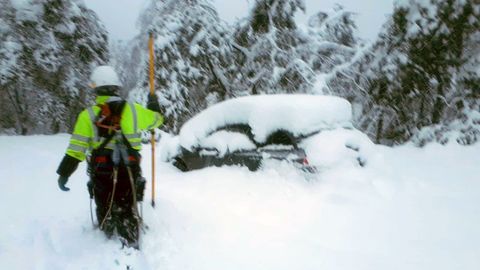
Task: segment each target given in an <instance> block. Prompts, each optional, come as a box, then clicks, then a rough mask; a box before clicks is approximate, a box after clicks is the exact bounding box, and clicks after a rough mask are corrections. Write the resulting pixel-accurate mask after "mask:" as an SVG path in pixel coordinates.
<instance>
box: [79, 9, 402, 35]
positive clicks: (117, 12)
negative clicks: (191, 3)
mask: <svg viewBox="0 0 480 270" xmlns="http://www.w3.org/2000/svg"><path fill="white" fill-rule="evenodd" d="M149 1H150V0H84V2H85V3H86V5H87V6H88V7H89V8H91V9H92V10H94V11H95V12H96V13H97V14H98V16H99V17H100V19H101V20H102V21H103V23H104V24H105V26H106V28H107V30H108V31H109V33H110V36H111V38H113V39H123V40H128V39H131V38H133V37H134V36H135V34H136V33H137V30H136V21H137V18H138V15H139V13H140V10H141V9H142V8H143V7H145V6H146V5H147V3H148V2H149ZM394 1H395V0H305V3H306V7H307V12H306V15H305V14H302V13H299V14H298V15H297V21H298V22H299V23H305V22H306V20H307V18H308V17H309V16H311V15H313V14H315V13H317V12H318V11H329V10H331V9H332V8H333V6H334V5H335V3H339V4H341V5H343V6H344V7H345V8H346V9H347V10H350V11H353V12H356V13H358V16H357V18H356V21H357V25H358V28H359V30H360V35H361V37H363V38H365V39H368V40H373V39H374V38H375V37H376V35H377V34H378V31H379V30H380V27H381V26H382V24H383V23H384V22H385V20H386V14H389V13H391V12H392V10H393V2H394ZM213 2H214V4H215V6H216V8H217V11H218V13H219V15H220V17H221V18H222V19H223V20H225V21H227V22H233V21H235V20H236V19H237V18H242V17H245V16H246V15H247V14H248V10H249V8H250V7H251V6H252V5H253V4H254V3H255V0H213Z"/></svg>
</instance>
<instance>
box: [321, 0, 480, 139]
mask: <svg viewBox="0 0 480 270" xmlns="http://www.w3.org/2000/svg"><path fill="white" fill-rule="evenodd" d="M479 18H480V4H479V3H475V2H474V1H463V0H447V1H443V0H432V1H430V2H425V1H415V0H411V1H409V2H408V3H405V4H399V5H398V6H397V7H396V9H395V12H394V14H393V16H392V18H391V20H390V21H389V22H388V23H387V24H386V25H385V27H384V29H383V31H382V32H381V34H380V36H379V39H378V41H377V42H376V43H375V44H374V45H373V46H372V47H371V49H369V50H367V51H365V52H364V54H363V56H362V57H359V59H357V61H355V62H354V64H352V65H351V66H350V67H349V68H347V69H345V70H343V72H342V73H338V74H337V76H336V77H335V78H333V79H332V80H330V81H329V86H330V88H331V89H334V91H341V90H335V89H339V88H341V87H345V86H348V87H350V88H351V89H353V91H354V92H356V93H363V96H364V97H366V98H365V99H363V101H362V102H363V104H362V105H363V106H362V110H361V111H362V113H361V116H360V117H359V119H358V125H359V127H360V128H361V129H363V130H365V131H366V132H367V133H369V135H370V136H371V137H373V138H376V139H377V141H378V142H382V143H401V142H404V141H406V140H408V139H410V138H411V137H412V136H413V135H414V134H418V132H419V130H420V129H422V128H423V127H427V126H432V125H437V128H438V129H440V130H443V131H442V132H440V133H444V131H446V130H449V129H451V127H448V126H449V124H450V123H452V122H453V121H454V120H455V119H462V118H465V119H467V118H468V117H466V115H465V113H467V114H469V115H471V114H470V113H468V112H465V109H467V108H469V109H468V110H469V111H472V110H473V111H475V110H478V91H479V90H478V89H479V88H478V87H479V84H478V70H475V68H474V66H477V67H478V57H479V55H478V47H479V45H478V44H479V43H478V38H479V31H480V30H479V29H480V21H479V20H480V19H479ZM470 122H471V121H470ZM473 122H475V121H473ZM473 122H472V123H473ZM468 130H469V131H468V132H467V133H469V134H470V137H469V138H468V139H465V140H463V141H469V142H472V141H475V140H477V139H476V138H478V137H479V136H478V134H479V132H478V125H477V127H476V128H473V129H472V127H471V126H470V128H469V129H468ZM472 130H476V131H472ZM437 135H438V134H437ZM430 137H431V138H430V139H432V136H430ZM437 137H438V139H439V140H440V141H445V138H443V139H442V138H441V137H442V136H437Z"/></svg>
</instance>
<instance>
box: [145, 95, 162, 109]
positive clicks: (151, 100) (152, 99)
mask: <svg viewBox="0 0 480 270" xmlns="http://www.w3.org/2000/svg"><path fill="white" fill-rule="evenodd" d="M147 109H149V110H152V111H155V112H158V113H161V111H160V104H158V99H157V96H156V95H155V94H154V95H148V100H147Z"/></svg>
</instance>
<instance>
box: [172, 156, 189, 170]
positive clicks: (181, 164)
mask: <svg viewBox="0 0 480 270" xmlns="http://www.w3.org/2000/svg"><path fill="white" fill-rule="evenodd" d="M173 166H175V167H177V168H178V169H179V170H180V171H182V172H188V171H189V170H188V166H187V164H186V163H185V161H183V159H181V158H175V161H174V162H173Z"/></svg>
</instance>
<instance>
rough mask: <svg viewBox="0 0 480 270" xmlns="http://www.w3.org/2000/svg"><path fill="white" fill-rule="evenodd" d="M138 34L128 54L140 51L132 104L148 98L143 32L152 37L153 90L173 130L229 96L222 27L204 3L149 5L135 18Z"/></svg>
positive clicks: (173, 0) (184, 0)
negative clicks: (153, 44) (153, 47)
mask: <svg viewBox="0 0 480 270" xmlns="http://www.w3.org/2000/svg"><path fill="white" fill-rule="evenodd" d="M140 17H141V21H140V25H141V29H143V31H142V32H141V33H140V35H138V36H137V37H136V41H135V42H136V45H135V46H134V49H133V50H134V51H136V52H141V53H140V54H141V56H140V57H138V58H140V59H139V61H140V63H141V66H140V67H139V68H138V69H137V70H138V78H139V83H138V84H137V87H136V89H135V90H133V91H132V92H131V97H132V98H134V99H136V100H145V97H146V95H147V93H148V50H147V40H148V32H149V31H153V32H154V34H155V69H156V71H155V75H156V77H155V86H156V90H157V94H158V96H159V100H160V104H161V105H162V106H163V108H164V109H165V115H166V120H167V121H166V124H167V127H169V128H173V129H174V130H175V129H177V128H178V127H179V125H180V124H182V123H183V122H184V121H185V120H186V119H188V118H190V117H191V116H192V115H194V114H195V113H196V112H198V111H200V110H202V109H204V108H205V107H206V105H207V103H208V102H217V101H218V100H222V99H224V98H225V97H226V96H230V95H231V94H230V91H231V90H230V82H229V81H227V80H226V79H225V75H224V72H225V71H226V70H227V69H228V66H229V65H230V64H229V61H231V60H230V59H231V57H230V54H231V46H230V44H229V42H227V41H228V38H227V37H228V28H227V26H226V25H225V23H224V22H222V21H221V20H220V19H219V17H218V14H217V12H216V11H215V9H214V7H213V6H212V4H211V3H210V1H208V0H166V1H152V2H151V4H150V6H149V7H148V8H147V9H146V10H145V11H144V12H143V14H142V15H141V16H140Z"/></svg>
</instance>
